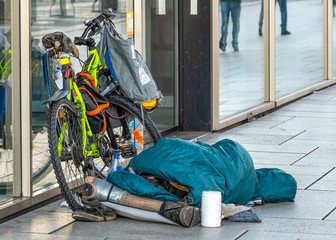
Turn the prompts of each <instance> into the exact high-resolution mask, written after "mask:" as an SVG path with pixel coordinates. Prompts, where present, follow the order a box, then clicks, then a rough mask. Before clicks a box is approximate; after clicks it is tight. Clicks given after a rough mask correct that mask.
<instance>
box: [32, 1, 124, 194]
mask: <svg viewBox="0 0 336 240" xmlns="http://www.w3.org/2000/svg"><path fill="white" fill-rule="evenodd" d="M31 4H32V7H31V11H32V12H31V23H32V26H31V29H32V32H31V65H32V69H31V74H32V75H31V78H32V89H31V90H32V91H31V92H32V155H33V160H32V161H33V164H32V165H33V176H32V178H33V190H34V191H37V190H40V189H45V188H46V187H47V186H49V185H51V184H54V183H56V178H55V175H54V173H53V171H52V165H51V162H50V155H49V146H48V131H47V127H48V123H47V120H48V104H44V102H45V101H46V99H47V97H46V96H47V93H46V91H45V85H44V78H43V63H42V56H43V51H42V50H41V48H40V45H41V39H42V37H43V36H44V35H45V34H47V33H50V32H52V31H56V30H60V31H63V32H65V33H66V34H67V35H68V36H69V37H70V38H71V39H72V40H73V39H74V37H75V36H80V35H81V34H82V32H83V31H84V29H85V26H84V24H83V21H84V20H85V19H87V18H88V19H93V18H95V17H96V16H98V15H99V14H100V13H101V11H102V9H106V8H112V9H114V10H115V14H116V18H114V21H113V22H114V23H115V25H116V27H117V30H118V31H119V33H121V34H122V35H123V37H124V38H126V37H127V36H126V1H117V0H101V1H92V0H81V1H72V0H71V1H70V0H59V1H53V0H44V1H37V0H32V1H31ZM78 49H79V52H80V54H79V57H80V58H81V59H82V60H85V58H86V57H87V49H86V47H85V46H79V47H78ZM72 64H73V67H74V70H75V72H79V71H80V70H81V65H80V62H79V61H78V60H76V59H74V58H72Z"/></svg>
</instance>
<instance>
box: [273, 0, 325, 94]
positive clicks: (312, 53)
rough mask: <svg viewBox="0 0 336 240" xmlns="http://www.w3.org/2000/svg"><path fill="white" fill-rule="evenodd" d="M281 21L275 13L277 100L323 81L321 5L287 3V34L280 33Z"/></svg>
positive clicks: (317, 1) (310, 1)
mask: <svg viewBox="0 0 336 240" xmlns="http://www.w3.org/2000/svg"><path fill="white" fill-rule="evenodd" d="M277 7H278V6H277ZM307 16H309V17H307ZM281 22H282V16H281V11H276V97H277V98H279V97H282V96H285V95H287V94H290V93H293V92H295V91H298V90H300V89H303V88H305V87H308V86H311V85H313V84H316V83H318V82H321V81H323V2H322V1H320V0H306V1H297V0H287V27H288V29H290V32H291V34H290V35H283V34H282V32H281V27H279V26H280V25H281Z"/></svg>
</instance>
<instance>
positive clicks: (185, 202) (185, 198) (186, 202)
mask: <svg viewBox="0 0 336 240" xmlns="http://www.w3.org/2000/svg"><path fill="white" fill-rule="evenodd" d="M188 198H190V199H191V202H190V203H188ZM193 202H194V199H192V198H191V197H189V196H184V202H181V201H178V203H182V204H184V205H187V206H188V205H191V204H192V203H193Z"/></svg>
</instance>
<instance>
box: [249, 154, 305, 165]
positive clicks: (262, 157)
mask: <svg viewBox="0 0 336 240" xmlns="http://www.w3.org/2000/svg"><path fill="white" fill-rule="evenodd" d="M249 153H250V155H251V157H252V159H253V163H254V164H264V165H267V164H276V165H290V164H291V163H292V162H295V161H297V160H298V159H300V158H301V157H303V156H304V155H305V154H300V153H274V152H254V151H250V152H249Z"/></svg>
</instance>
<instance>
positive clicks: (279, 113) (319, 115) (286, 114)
mask: <svg viewBox="0 0 336 240" xmlns="http://www.w3.org/2000/svg"><path fill="white" fill-rule="evenodd" d="M272 116H279V117H280V116H282V117H308V118H311V119H313V118H322V119H323V118H336V113H334V112H327V113H326V112H323V113H321V112H311V111H308V110H306V111H303V110H302V111H295V110H288V109H282V108H280V109H278V110H277V111H276V112H273V113H272Z"/></svg>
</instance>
